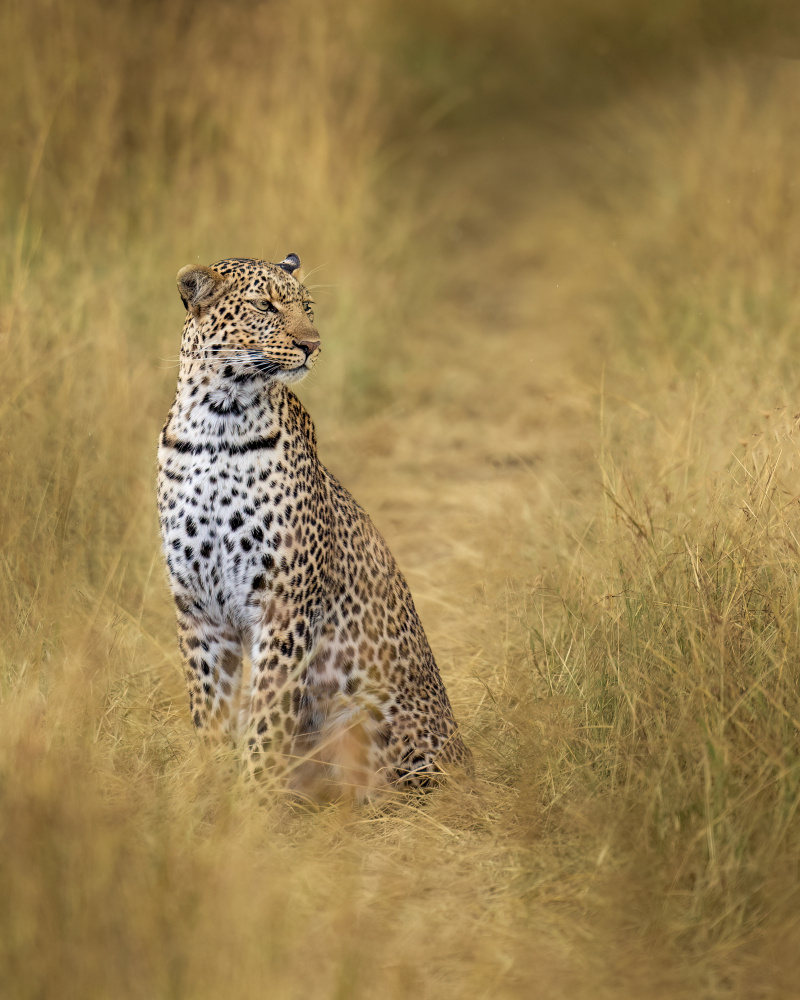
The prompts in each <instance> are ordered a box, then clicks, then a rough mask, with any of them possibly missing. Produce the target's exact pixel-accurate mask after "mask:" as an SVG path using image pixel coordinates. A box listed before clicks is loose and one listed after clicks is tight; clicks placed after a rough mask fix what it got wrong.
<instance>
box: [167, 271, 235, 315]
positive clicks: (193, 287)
mask: <svg viewBox="0 0 800 1000" xmlns="http://www.w3.org/2000/svg"><path fill="white" fill-rule="evenodd" d="M176 280H177V282H178V294H179V295H180V297H181V302H183V304H184V306H185V307H186V309H187V310H191V311H192V312H193V313H197V312H198V310H200V309H202V308H203V306H208V305H211V303H212V302H213V301H214V299H215V298H216V297H217V294H218V293H219V291H220V286H221V285H222V282H223V277H222V275H221V274H220V273H219V271H215V270H214V268H213V267H203V266H202V265H201V264H187V265H186V267H182V268H181V269H180V271H178V277H177V279H176Z"/></svg>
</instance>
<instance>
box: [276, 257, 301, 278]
mask: <svg viewBox="0 0 800 1000" xmlns="http://www.w3.org/2000/svg"><path fill="white" fill-rule="evenodd" d="M278 267H282V268H283V269H284V271H286V273H287V274H294V272H295V271H296V270H297V269H298V267H300V258H299V257H298V256H297V254H296V253H290V254H287V255H286V259H285V260H282V261H281V262H280V264H278Z"/></svg>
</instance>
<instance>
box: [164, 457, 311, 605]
mask: <svg viewBox="0 0 800 1000" xmlns="http://www.w3.org/2000/svg"><path fill="white" fill-rule="evenodd" d="M258 440H259V442H260V444H261V446H260V447H251V448H249V449H247V448H246V447H244V448H237V447H236V446H229V447H224V446H220V444H219V443H218V442H217V443H215V444H214V445H211V446H208V447H201V446H199V445H195V446H193V447H192V449H191V450H187V451H185V452H183V453H181V452H180V451H177V450H176V449H175V448H172V449H170V448H169V447H166V446H163V445H162V448H161V449H160V452H159V458H160V463H159V464H160V471H159V508H160V521H161V533H162V539H163V545H164V553H165V556H166V559H167V566H168V569H169V573H170V577H171V581H172V585H173V589H175V590H176V592H182V593H183V595H184V596H186V597H190V598H191V599H192V600H194V601H199V602H200V603H201V604H202V605H203V606H204V607H209V608H210V607H214V608H215V609H216V610H217V611H219V612H220V613H221V614H223V615H224V616H225V617H233V618H242V617H243V616H245V617H247V616H248V615H249V614H250V613H251V612H252V609H253V608H254V607H256V606H257V605H258V604H259V603H260V598H261V597H263V596H264V594H265V593H266V592H268V591H269V590H270V589H271V588H272V587H273V586H274V585H275V584H276V582H278V581H280V582H282V583H283V585H284V587H291V585H292V582H293V580H294V578H295V577H297V575H298V572H299V569H300V567H301V566H302V565H304V564H305V563H306V562H307V561H308V558H309V557H310V555H309V549H310V548H311V547H312V542H313V536H315V534H316V533H315V532H314V531H313V521H314V513H315V509H316V507H317V506H318V505H317V504H316V503H315V501H314V490H313V482H312V481H311V478H310V476H309V470H308V469H307V468H305V467H303V466H301V467H299V468H298V467H293V465H292V463H291V461H290V458H289V456H288V455H287V453H286V452H285V451H283V450H282V449H279V448H278V447H277V445H278V441H277V440H276V441H271V440H270V439H258Z"/></svg>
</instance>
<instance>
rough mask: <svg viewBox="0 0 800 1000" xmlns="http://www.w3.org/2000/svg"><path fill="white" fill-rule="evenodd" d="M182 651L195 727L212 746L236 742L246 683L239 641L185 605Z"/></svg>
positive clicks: (180, 620)
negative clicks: (242, 688)
mask: <svg viewBox="0 0 800 1000" xmlns="http://www.w3.org/2000/svg"><path fill="white" fill-rule="evenodd" d="M176 603H177V602H176ZM178 647H179V648H180V651H181V656H182V657H183V665H184V671H185V676H186V683H187V686H188V688H189V706H190V709H191V713H192V721H193V722H194V724H195V727H196V728H197V730H198V731H199V733H200V735H201V736H202V737H203V739H204V740H206V741H208V742H211V743H221V742H225V741H231V742H233V741H235V739H236V730H237V721H238V711H237V706H238V701H239V692H240V688H241V683H242V647H241V643H240V642H239V639H238V637H237V636H236V635H235V634H234V632H233V631H232V630H231V628H230V627H229V626H226V625H224V624H221V623H219V622H215V621H213V620H209V619H208V618H206V617H204V616H203V614H202V612H201V611H199V610H198V609H197V608H196V607H194V606H188V605H187V603H185V602H181V604H180V605H179V606H178Z"/></svg>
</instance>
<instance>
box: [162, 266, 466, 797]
mask: <svg viewBox="0 0 800 1000" xmlns="http://www.w3.org/2000/svg"><path fill="white" fill-rule="evenodd" d="M300 268H301V262H300V258H299V256H298V255H297V254H296V253H290V254H288V255H287V256H286V257H285V258H284V260H283V261H281V262H280V263H277V264H275V263H270V262H268V261H265V260H259V259H251V258H226V259H224V260H220V261H217V262H216V263H215V264H213V265H211V266H205V265H199V264H197V265H194V264H191V265H187V266H186V267H184V268H182V269H181V270H180V271H179V272H178V275H177V285H178V292H179V294H180V297H181V300H182V302H183V305H184V308H185V311H186V316H185V322H184V325H183V332H182V338H181V347H180V358H179V372H178V383H177V390H176V393H175V399H174V402H173V404H172V407H171V408H170V410H169V414H168V416H167V419H166V422H165V424H164V426H163V429H162V431H161V435H160V438H159V445H158V482H157V494H158V513H159V524H160V530H161V538H162V544H163V553H164V557H165V561H166V568H167V576H168V580H169V585H170V588H171V592H172V597H173V600H174V603H175V608H176V616H177V632H178V648H179V651H180V656H181V660H182V664H183V671H184V674H185V677H186V682H187V687H188V693H189V707H190V713H191V718H192V721H193V723H194V727H195V728H196V730H197V731H198V733H199V735H200V737H201V739H202V741H203V742H205V743H207V744H210V745H211V746H214V747H218V748H221V747H224V746H228V747H231V748H233V750H234V753H235V755H237V759H239V760H240V767H241V768H242V770H243V772H244V775H245V777H246V778H253V779H259V778H260V779H265V778H266V777H267V776H272V778H274V779H275V782H276V783H277V786H278V787H280V788H283V789H288V790H289V791H290V792H291V793H292V795H293V796H295V797H299V798H301V799H305V800H308V801H310V802H332V801H337V800H340V799H344V798H349V799H351V800H356V801H359V802H363V801H368V800H373V799H375V798H376V797H381V796H383V797H385V796H386V795H388V794H390V793H391V792H398V793H406V792H413V791H416V790H428V789H430V788H432V787H436V786H437V785H438V784H440V783H441V781H442V780H443V778H444V777H445V776H446V775H450V774H462V775H468V774H471V773H473V770H474V768H473V760H472V754H471V751H470V750H469V749H468V747H467V746H466V744H465V743H464V741H463V739H462V736H461V734H460V731H459V728H458V726H457V724H456V721H455V718H454V714H453V709H452V706H451V703H450V700H449V698H448V695H447V692H446V690H445V686H444V683H443V681H442V677H441V674H440V672H439V669H438V667H437V665H436V661H435V659H434V656H433V653H432V651H431V647H430V644H429V642H428V639H427V637H426V634H425V631H424V628H423V626H422V623H421V621H420V617H419V615H418V613H417V610H416V607H415V605H414V601H413V598H412V596H411V592H410V590H409V587H408V584H407V582H406V580H405V577H404V576H403V574H402V573H401V571H400V569H399V568H398V566H397V564H396V562H395V560H394V558H393V556H392V554H391V552H390V551H389V547H388V545H387V543H386V541H385V540H384V538H383V536H382V535H381V534H380V533H379V531H378V530H377V528H376V527H375V525H374V524H373V522H372V520H371V519H370V517H369V516H368V514H367V513H366V512H365V511H364V510H363V509H362V507H361V506H359V504H358V503H357V502H356V501H355V500H354V499H353V497H352V496H351V494H350V493H349V492H348V491H347V489H345V487H344V486H342V485H341V484H340V482H339V481H338V480H337V479H336V477H335V476H333V475H332V474H331V473H330V472H329V471H328V469H327V468H326V467H325V466H324V465H323V464H322V462H321V461H320V459H319V457H318V454H317V439H316V431H315V427H314V423H313V422H312V419H311V417H310V416H309V413H308V411H307V410H306V408H305V406H304V405H303V403H302V402H301V401H300V399H299V398H298V397H297V395H296V394H295V393H294V392H293V391H292V389H291V388H290V386H291V385H292V384H293V383H296V382H299V381H300V380H301V379H302V378H304V377H305V376H306V375H307V374H308V373H309V372H310V371H311V370H312V369H313V368H314V367H315V365H316V363H317V361H318V359H319V357H320V354H321V350H322V348H321V341H320V335H319V333H318V332H317V328H316V326H315V324H314V311H313V304H314V303H313V299H312V296H311V292H310V291H309V290H308V289H307V287H306V286H305V285H303V284H302V283H301V280H300V275H299V273H298V272H300Z"/></svg>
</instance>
